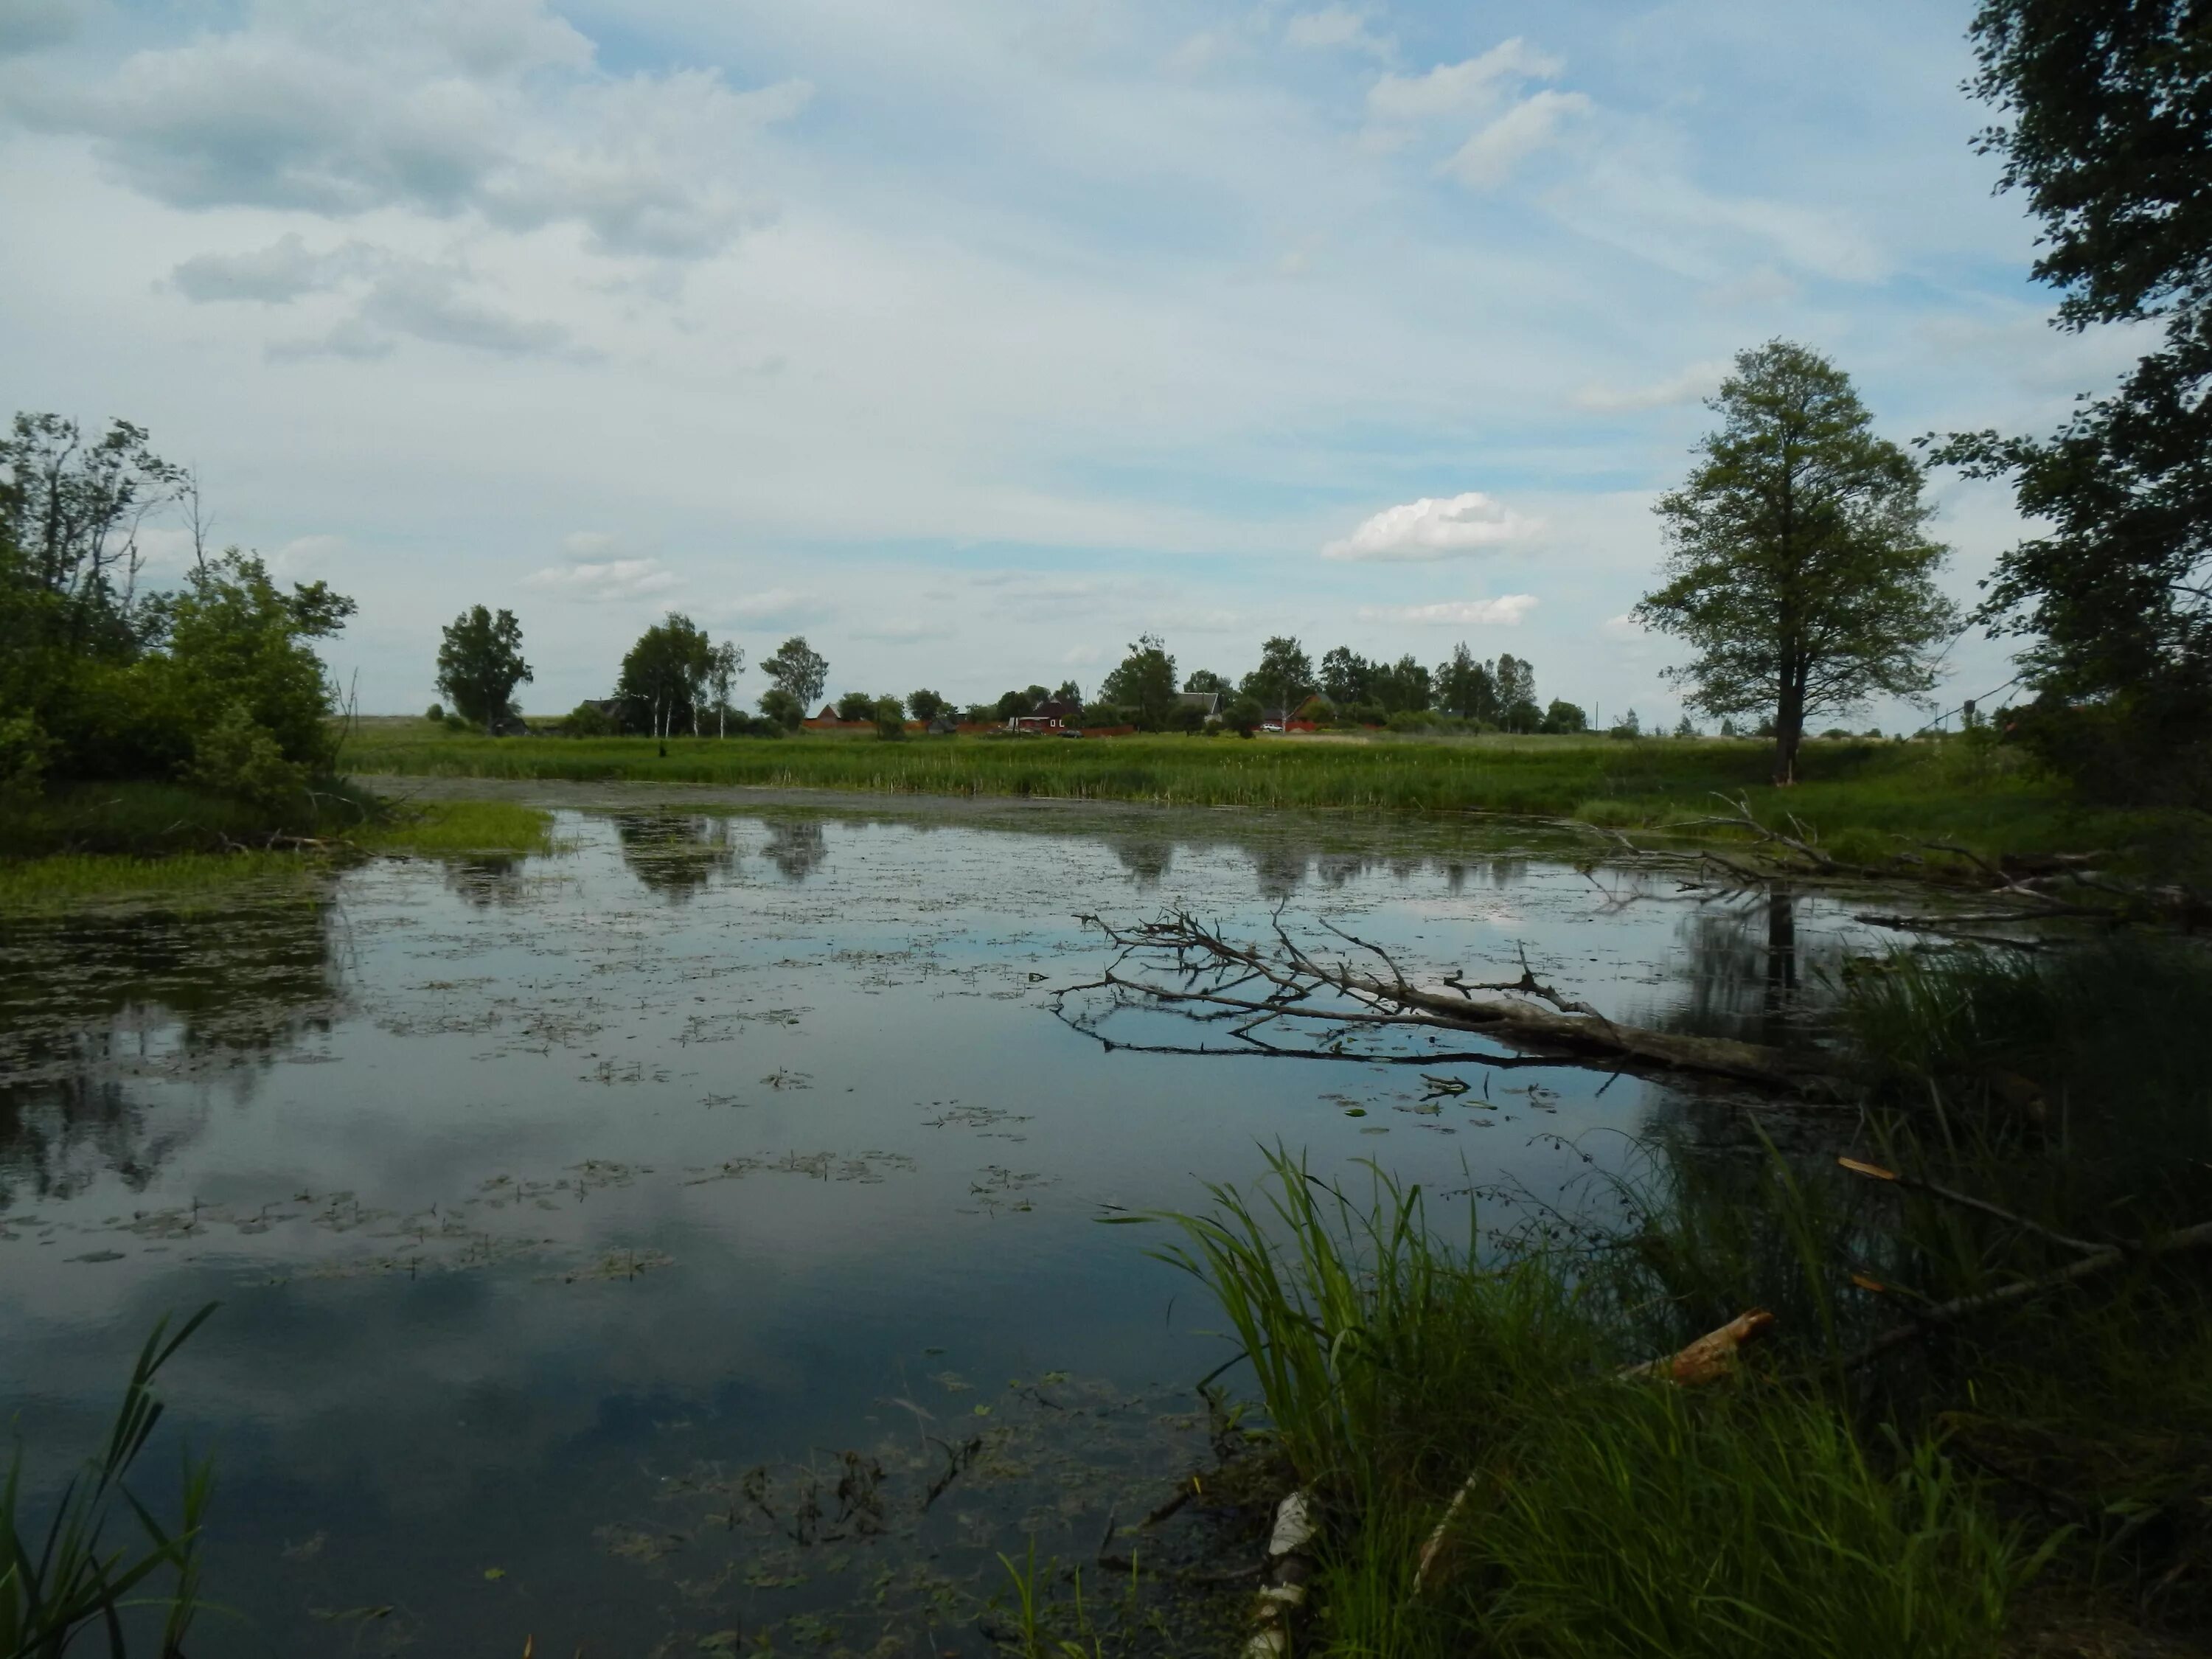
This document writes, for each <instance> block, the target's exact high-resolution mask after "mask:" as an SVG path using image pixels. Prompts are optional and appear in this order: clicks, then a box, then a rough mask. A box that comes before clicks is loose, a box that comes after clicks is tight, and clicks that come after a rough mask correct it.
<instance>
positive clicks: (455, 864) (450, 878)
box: [444, 853, 529, 910]
mask: <svg viewBox="0 0 2212 1659" xmlns="http://www.w3.org/2000/svg"><path fill="white" fill-rule="evenodd" d="M444 862H445V875H446V886H447V889H448V890H450V891H453V892H455V893H458V894H459V895H460V896H461V897H463V898H464V899H466V900H467V901H468V902H469V903H470V904H471V905H473V906H475V907H476V908H478V909H489V908H499V909H502V910H509V909H513V908H514V907H515V906H516V905H518V904H520V903H521V902H523V900H524V899H525V898H526V896H528V894H529V885H528V884H527V883H526V881H525V880H524V879H523V874H522V871H523V866H524V864H525V862H526V860H525V859H524V858H523V857H522V856H521V855H520V854H499V853H477V854H467V855H465V856H462V857H459V858H449V859H447V860H445V861H444Z"/></svg>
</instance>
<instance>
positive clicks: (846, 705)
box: [837, 691, 876, 723]
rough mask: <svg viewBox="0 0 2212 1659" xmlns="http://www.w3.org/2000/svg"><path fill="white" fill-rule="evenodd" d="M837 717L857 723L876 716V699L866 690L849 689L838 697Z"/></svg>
mask: <svg viewBox="0 0 2212 1659" xmlns="http://www.w3.org/2000/svg"><path fill="white" fill-rule="evenodd" d="M837 718H838V719H839V720H847V721H851V722H854V723H857V722H859V721H861V720H873V719H875V718H876V700H875V699H874V698H873V697H872V696H869V695H868V694H867V693H866V692H865V691H848V692H847V693H845V695H844V696H842V697H840V698H838V699H837Z"/></svg>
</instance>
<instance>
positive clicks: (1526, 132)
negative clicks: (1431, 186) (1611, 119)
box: [1440, 91, 1590, 190]
mask: <svg viewBox="0 0 2212 1659" xmlns="http://www.w3.org/2000/svg"><path fill="white" fill-rule="evenodd" d="M1589 107H1590V101H1589V99H1587V98H1585V97H1583V94H1580V93H1579V92H1549V91H1547V92H1540V93H1538V94H1535V95H1534V97H1532V98H1528V99H1526V100H1523V101H1522V102H1521V103H1518V104H1516V105H1515V106H1513V107H1512V108H1511V109H1510V110H1508V111H1506V112H1505V113H1504V114H1503V115H1501V116H1499V117H1498V118H1497V119H1496V120H1495V121H1492V122H1491V123H1490V125H1487V126H1486V127H1484V128H1483V129H1482V131H1480V132H1478V133H1476V134H1475V135H1474V137H1471V138H1469V139H1468V141H1467V142H1466V143H1464V144H1462V145H1461V146H1460V147H1459V149H1457V150H1456V151H1455V153H1454V154H1453V155H1452V156H1451V158H1450V159H1449V161H1445V162H1444V164H1443V167H1442V168H1441V169H1440V170H1441V171H1442V172H1444V173H1449V174H1450V175H1451V176H1452V177H1453V178H1455V179H1458V180H1459V181H1460V183H1462V184H1463V185H1467V186H1468V187H1469V188H1470V189H1473V190H1495V189H1496V188H1497V187H1498V185H1502V184H1504V182H1505V181H1506V179H1509V178H1510V177H1511V176H1512V174H1513V169H1514V168H1515V167H1518V166H1519V165H1520V164H1521V163H1522V161H1526V160H1527V159H1528V157H1529V156H1531V155H1534V154H1535V153H1536V152H1537V151H1538V150H1540V149H1544V148H1545V147H1546V146H1547V145H1549V144H1551V143H1554V142H1555V141H1556V140H1557V138H1558V137H1559V129H1560V128H1561V127H1562V126H1563V125H1565V123H1566V122H1567V121H1568V120H1570V119H1571V118H1573V117H1575V116H1577V115H1583V114H1587V113H1588V112H1589Z"/></svg>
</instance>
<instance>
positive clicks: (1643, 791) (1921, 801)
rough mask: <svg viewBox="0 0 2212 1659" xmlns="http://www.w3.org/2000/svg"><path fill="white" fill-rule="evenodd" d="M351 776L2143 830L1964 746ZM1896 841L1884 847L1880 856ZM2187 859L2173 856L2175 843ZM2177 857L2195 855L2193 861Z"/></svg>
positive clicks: (443, 766)
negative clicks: (1797, 780)
mask: <svg viewBox="0 0 2212 1659" xmlns="http://www.w3.org/2000/svg"><path fill="white" fill-rule="evenodd" d="M348 758H349V764H350V765H351V766H352V767H353V768H354V769H355V770H356V772H357V773H360V774H363V775H378V774H410V775H427V776H449V777H482V778H507V779H549V780H565V781H580V782H597V781H605V780H611V779H635V780H641V781H660V782H671V783H698V784H717V785H744V786H749V787H772V788H821V789H845V790H857V791H866V792H871V793H887V794H950V795H998V796H1013V797H1025V796H1039V797H1053V798H1059V799H1075V800H1134V801H1146V802H1152V803H1156V804H1163V805H1215V806H1243V807H1274V808H1316V809H1325V808H1346V807H1348V808H1358V809H1365V810H1377V809H1380V810H1388V811H1499V812H1521V813H1541V814H1549V815H1572V816H1577V817H1590V818H1595V819H1597V820H1598V821H1601V822H1604V823H1613V824H1620V825H1629V824H1645V823H1660V822H1663V821H1664V820H1666V819H1667V818H1668V817H1677V818H1679V817H1689V816H1693V815H1697V814H1702V813H1705V812H1709V811H1711V810H1712V806H1713V803H1712V800H1711V796H1712V794H1713V793H1716V792H1725V793H1729V795H1731V796H1735V795H1738V794H1742V793H1748V794H1749V797H1750V799H1751V802H1752V805H1753V810H1754V811H1759V812H1760V813H1761V814H1762V815H1766V816H1776V815H1778V813H1779V811H1781V810H1782V809H1783V808H1784V807H1785V806H1786V807H1787V808H1788V809H1789V810H1791V811H1796V813H1797V814H1798V816H1799V817H1802V818H1805V819H1807V820H1808V821H1810V822H1812V823H1814V824H1816V825H1818V826H1819V828H1820V829H1821V830H1822V832H1823V833H1824V834H1826V835H1828V836H1838V835H1844V834H1845V833H1846V832H1850V833H1851V834H1853V835H1855V836H1857V842H1846V843H1845V849H1844V850H1846V851H1848V852H1850V854H1852V855H1853V856H1854V857H1858V856H1863V855H1866V854H1873V855H1875V856H1886V855H1887V854H1890V853H1892V852H1893V851H1896V850H1899V848H1900V847H1902V846H1904V845H1905V844H1907V843H1909V842H1915V841H1917V840H1920V839H1926V838H1934V839H1948V840H1954V841H1960V842H1964V843H1966V844H1967V845H1970V846H1973V847H1975V848H1978V849H1980V850H1983V851H1984V852H1996V851H2002V850H2014V849H2020V848H2057V847H2067V848H2073V847H2084V846H2088V845H2092V844H2098V845H2109V844H2112V842H2116V841H2118V842H2129V841H2132V840H2135V839H2138V838H2140V837H2141V836H2142V835H2143V834H2144V833H2146V825H2147V824H2148V822H2149V821H2148V820H2140V821H2139V820H2136V819H2126V818H2121V817H2116V816H2114V815H2112V814H2085V813H2081V812H2078V811H2075V810H2074V809H2073V808H2072V807H2071V805H2069V802H2068V800H2067V799H2066V796H2065V794H2064V792H2063V789H2062V788H2061V787H2060V786H2058V785H2057V784H2056V783H2054V782H2052V781H2049V780H2047V779H2044V778H2041V777H2039V776H2037V775H2033V773H2031V772H2030V771H2028V770H2027V769H2026V767H2025V763H2024V761H2023V760H2022V758H2021V757H2019V756H2016V755H2013V754H2011V753H2009V752H2008V751H1999V752H1998V753H1997V754H1996V757H1995V758H1992V757H1990V755H1989V754H1988V753H1984V752H1977V753H1974V754H1971V755H1970V754H1968V753H1967V752H1966V750H1965V749H1964V747H1963V746H1961V745H1958V744H1932V743H1924V744H1893V743H1873V742H1852V743H1844V742H1833V743H1816V744H1814V745H1812V746H1811V747H1810V749H1809V750H1808V758H1807V762H1806V770H1807V773H1808V781H1807V782H1805V783H1803V784H1801V785H1799V786H1798V787H1796V788H1795V789H1792V790H1790V791H1788V792H1778V791H1775V790H1772V789H1771V788H1770V787H1768V786H1767V784H1766V778H1767V771H1768V760H1767V757H1766V752H1765V747H1764V746H1763V745H1761V744H1755V743H1744V742H1724V741H1692V740H1676V739H1650V740H1645V741H1642V742H1633V743H1627V742H1616V741H1613V740H1610V739H1607V738H1508V737H1497V736H1492V737H1481V738H1396V737H1376V738H1341V739H1340V738H1261V739H1257V740H1255V741H1252V742H1243V741H1240V740H1238V739H1237V738H1196V737H1180V736H1174V737H1140V738H1112V739H1104V740H1093V739H1087V738H1086V739H1084V740H1081V741H1067V740H1064V739H1057V738H1019V739H1016V738H977V737H963V738H928V739H925V740H921V741H916V742H910V743H904V744H887V743H878V742H875V741H872V740H866V739H863V740H854V739H852V738H846V737H843V736H840V735H834V734H822V733H811V732H810V733H805V734H802V735H800V736H799V737H796V738H785V739H775V740H771V739H764V738H731V739H728V740H727V741H720V740H716V739H713V738H699V739H694V738H673V739H671V740H670V742H669V743H668V744H667V745H666V753H665V754H663V753H662V752H661V750H660V746H659V745H658V744H655V743H653V741H652V740H650V739H647V738H484V737H477V736H473V735H467V734H456V733H446V732H437V731H435V730H434V729H432V728H429V727H428V726H426V725H425V724H423V723H422V722H419V721H406V720H398V721H392V722H391V723H389V725H371V726H367V727H365V728H364V730H363V732H362V734H361V736H360V738H358V739H357V741H356V744H355V745H354V746H353V747H352V748H351V749H349V751H348ZM1900 836H1901V837H1904V838H1905V839H1904V841H1903V842H1900V841H1899V840H1898V839H1897V838H1898V837H1900ZM2185 841H2186V838H2185ZM2188 844H2191V845H2193V844H2194V843H2193V842H2189V843H2188Z"/></svg>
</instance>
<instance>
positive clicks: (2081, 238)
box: [1936, 0, 2212, 805]
mask: <svg viewBox="0 0 2212 1659" xmlns="http://www.w3.org/2000/svg"><path fill="white" fill-rule="evenodd" d="M1971 33H1972V40H1973V44H1974V49H1975V53H1976V56H1977V58H1978V59H1979V62H1980V73H1979V74H1978V76H1976V78H1975V80H1974V82H1972V90H1973V91H1974V93H1975V94H1977V95H1978V96H1979V97H1980V98H1982V99H1984V100H1986V101H1987V102H1989V103H1990V104H1993V105H1995V106H1996V107H1997V109H1998V111H1999V112H2000V116H2001V118H2002V122H2003V125H1998V126H1995V127H1992V128H1990V129H1989V130H1988V131H1985V132H1984V133H1983V134H1982V135H1981V136H1980V138H1979V140H1978V148H1980V149H1983V150H1984V152H1993V153H1995V154H1996V155H1999V156H2001V157H2002V159H2003V161H2004V164H2005V170H2004V174H2003V177H2002V179H2001V180H2000V181H1999V188H2000V189H2002V190H2018V191H2023V192H2025V193H2026V195H2027V201H2028V206H2029V209H2030V210H2031V211H2032V212H2033V214H2034V215H2035V216H2036V217H2037V218H2038V219H2039V220H2040V221H2041V222H2042V228H2043V234H2042V235H2041V237H2040V239H2039V246H2040V250H2041V254H2040V257H2039V258H2038V259H2037V260H2036V263H2035V276H2037V278H2038V279H2039V280H2040V281H2042V282H2045V283H2049V284H2051V286H2052V287H2053V288H2055V289H2057V290H2058V291H2059V293H2060V294H2061V295H2063V299H2062V301H2061V303H2060V305H2059V307H2058V314H2057V317H2056V318H2055V319H2053V320H2054V322H2055V323H2056V325H2057V326H2058V327H2059V328H2061V329H2063V330H2065V331H2069V332H2075V333H2078V332H2080V331H2083V330H2086V329H2087V328H2088V327H2090V326H2091V325H2093V324H2109V323H2122V324H2152V323H2155V324H2159V325H2161V333H2162V339H2161V343H2160V346H2159V348H2158V349H2156V350H2154V351H2152V352H2150V353H2148V355H2147V356H2144V357H2142V359H2141V360H2140V361H2139V362H2137V363H2136V367H2135V368H2134V369H2133V370H2132V371H2130V373H2129V374H2127V375H2126V377H2125V378H2124V379H2123V380H2121V382H2120V384H2119V386H2118V388H2117V389H2116V390H2115V391H2113V392H2112V393H2111V394H2110V395H2108V396H2106V397H2103V398H2096V399H2093V400H2091V399H2086V398H2085V399H2084V400H2083V401H2082V402H2081V403H2080V404H2077V405H2076V407H2075V411H2074V414H2073V416H2072V417H2071V418H2070V419H2069V420H2068V421H2067V422H2066V423H2065V425H2063V427H2061V428H2059V429H2058V431H2057V432H2056V433H2055V434H2053V435H2051V437H2049V438H2044V439H2036V438H2018V437H2014V438H2006V437H2000V436H1999V435H1997V434H1996V433H1995V432H1981V433H1972V434H1958V435H1953V436H1952V438H1951V439H1950V440H1949V441H1948V443H1946V444H1944V445H1942V447H1939V448H1938V449H1937V450H1936V458H1937V459H1939V460H1942V461H1947V462H1950V463H1953V464H1955V465H1960V466H1961V467H1963V468H1964V469H1965V470H1966V471H1967V472H1968V473H1969V474H1970V475H1972V476H1975V477H2003V478H2010V479H2011V480H2012V482H2013V484H2014V487H2015V491H2016V492H2017V496H2018V500H2019V503H2020V508H2021V513H2022V515H2023V516H2025V517H2027V518H2028V519H2029V520H2036V521H2039V522H2041V523H2042V524H2045V525H2047V526H2049V528H2048V530H2047V531H2045V532H2044V533H2042V534H2039V535H2037V536H2035V537H2033V538H2031V539H2029V540H2027V541H2024V542H2022V543H2021V544H2020V545H2019V546H2017V547H2015V548H2014V549H2013V550H2011V551H2010V552H2008V554H2006V555H2005V556H2004V558H2003V559H2002V562H2000V563H1999V565H1998V567H1997V574H1996V580H1995V581H1994V582H1992V583H1991V585H1990V592H1989V597H1988V599H1987V600H1986V602H1985V603H1984V605H1983V607H1982V611H1981V613H1980V614H1981V616H1982V617H1983V619H1984V620H1986V621H1989V622H1990V623H1993V624H1994V625H1995V626H1996V629H1997V631H2000V632H2006V633H2012V634H2015V635H2026V636H2027V637H2029V638H2030V639H2032V640H2033V641H2034V643H2033V645H2032V646H2031V647H2030V648H2029V649H2028V651H2027V653H2025V655H2024V657H2023V659H2022V661H2023V665H2024V666H2025V667H2026V669H2027V680H2028V684H2030V685H2031V686H2033V688H2034V689H2035V690H2036V691H2037V692H2039V694H2040V696H2039V707H2038V708H2037V710H2036V712H2035V715H2034V717H2033V718H2032V719H2031V720H2028V721H2027V722H2026V723H2025V726H2024V730H2025V731H2026V732H2027V735H2028V737H2029V738H2030V740H2031V741H2033V742H2035V743H2036V744H2038V746H2039V747H2040V748H2042V749H2043V750H2045V754H2046V756H2047V757H2048V758H2050V759H2052V760H2054V761H2056V762H2057V763H2059V764H2060V765H2061V766H2063V768H2065V769H2067V770H2069V771H2071V772H2074V773H2075V774H2076V775H2078V776H2081V778H2083V780H2084V781H2087V782H2089V783H2091V784H2092V785H2093V786H2096V787H2101V789H2102V790H2103V791H2104V792H2105V793H2110V794H2113V795H2118V796H2133V797H2137V798H2143V799H2160V798H2163V799H2180V800H2185V801H2193V802H2194V803H2195V804H2197V805H2205V804H2212V736H2208V735H2207V734H2208V732H2212V17H2208V15H2207V9H2206V7H2205V6H2204V4H2203V3H2202V0H2063V3H2061V0H1984V4H1983V5H1982V7H1981V9H1980V10H1979V11H1978V13H1977V14H1976V15H1975V17H1974V21H1973V24H1972V30H1971Z"/></svg>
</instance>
